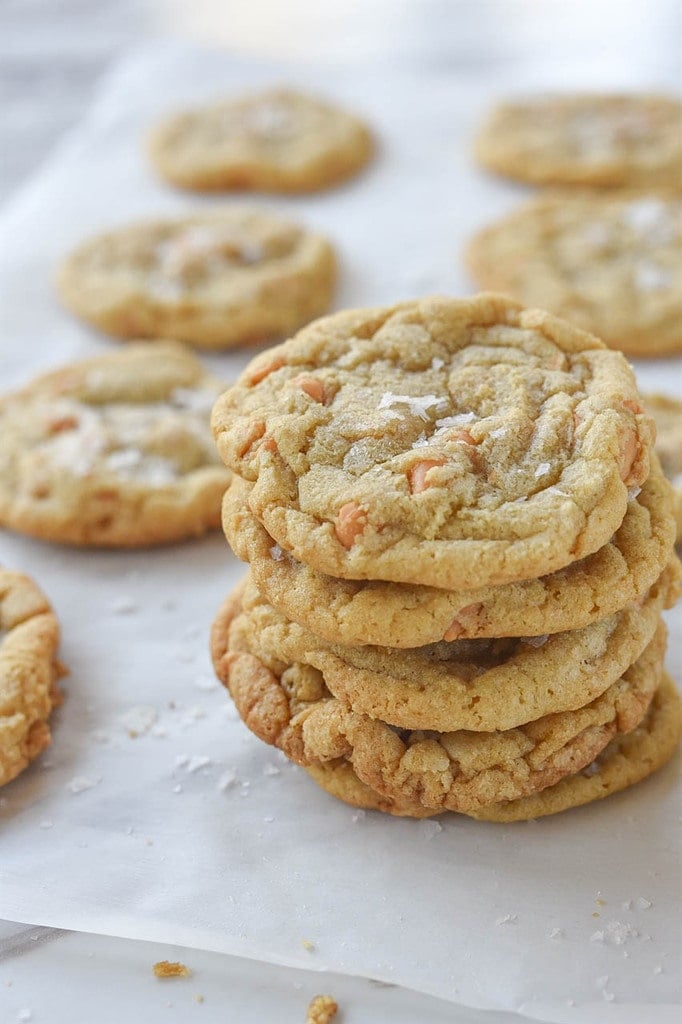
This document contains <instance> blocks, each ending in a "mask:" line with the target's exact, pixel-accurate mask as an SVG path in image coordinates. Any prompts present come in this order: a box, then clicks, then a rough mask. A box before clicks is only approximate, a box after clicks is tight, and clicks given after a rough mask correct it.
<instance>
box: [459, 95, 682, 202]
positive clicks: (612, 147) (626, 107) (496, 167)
mask: <svg viewBox="0 0 682 1024" xmlns="http://www.w3.org/2000/svg"><path fill="white" fill-rule="evenodd" d="M475 154H476V158H477V160H478V161H479V163H481V164H482V165H483V166H484V167H487V168H489V169H490V170H492V171H495V172H496V173H498V174H504V175H507V176H508V177H511V178H518V179H519V180H520V181H528V182H533V183H535V184H543V185H546V184H558V185H598V186H607V187H611V186H620V187H629V186H634V187H637V188H659V187H662V188H670V189H674V190H675V191H678V192H679V191H682V104H681V103H680V101H679V100H677V99H673V98H672V97H667V96H651V95H644V94H642V95H636V94H632V95H625V94H620V95H619V94H614V95H609V94H603V95H599V94H596V93H583V94H581V93H578V94H573V95H571V94H567V95H564V96H561V95H545V96H542V95H541V96H537V97H535V98H529V99H525V100H524V99H520V100H518V101H516V102H509V103H502V104H500V105H499V106H498V107H496V108H495V109H494V110H493V111H492V113H491V114H490V116H489V118H488V119H487V121H486V122H485V124H484V125H483V127H482V128H481V130H480V132H479V135H478V138H477V139H476V145H475Z"/></svg>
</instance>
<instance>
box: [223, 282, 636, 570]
mask: <svg viewBox="0 0 682 1024" xmlns="http://www.w3.org/2000/svg"><path fill="white" fill-rule="evenodd" d="M273 367H276V368H273ZM263 370H266V371H267V373H266V375H265V376H263V377H261V372H262V371H263ZM301 374H306V375H307V376H314V377H315V378H316V379H317V380H319V381H320V382H321V383H322V384H323V385H324V387H325V392H326V393H327V394H330V395H332V396H333V397H331V400H330V401H328V402H327V403H321V402H319V401H316V400H315V399H314V398H312V397H311V396H310V395H309V394H307V393H306V392H304V391H303V390H302V389H301V388H300V387H299V386H297V385H296V384H295V383H294V382H295V381H296V380H297V379H300V376H301ZM254 381H255V382H254ZM637 403H638V395H637V391H636V387H635V383H634V379H633V376H632V372H631V370H630V368H629V366H628V365H627V363H626V362H625V359H624V358H623V357H622V356H621V355H620V353H617V352H612V351H609V350H607V349H606V348H605V347H604V346H603V345H602V343H601V342H599V341H598V340H597V339H596V338H594V337H592V336H591V335H588V334H584V333H583V332H582V331H579V330H578V329H577V328H574V327H572V326H571V325H569V324H567V323H565V322H563V321H560V320H556V319H554V318H553V317H551V316H549V315H548V314H545V313H543V312H540V311H538V310H524V309H523V308H522V307H521V306H519V305H518V304H516V303H514V302H512V301H511V300H507V299H504V298H501V297H499V296H497V297H496V296H491V295H480V296H477V297H475V298H473V299H463V300H456V299H447V298H433V299H425V300H422V301H419V302H408V303H403V304H401V305H398V306H394V307H390V308H384V309H375V310H355V311H351V312H344V313H339V314H336V315H335V316H332V317H328V318H326V319H323V320H318V321H316V322H315V323H314V324H311V325H310V326H309V327H307V328H306V329H305V330H303V331H301V332H300V333H299V334H298V335H297V336H296V337H295V338H293V339H291V340H290V341H288V342H286V343H285V344H284V345H282V346H280V347H279V348H277V349H274V350H272V351H270V352H267V353H264V354H263V355H261V356H259V357H257V358H256V359H255V360H254V361H253V362H252V363H251V364H250V365H249V367H247V369H246V370H245V371H244V374H243V375H242V377H241V379H240V380H239V381H238V383H237V384H236V385H235V386H234V387H232V388H231V389H230V390H229V391H227V392H226V393H225V394H224V395H223V396H222V397H221V399H220V400H219V401H218V403H217V404H216V407H215V409H214V414H213V428H214V432H215V435H216V440H217V445H218V449H219V451H220V454H221V456H222V458H223V460H224V461H225V463H226V464H227V465H228V466H229V467H230V468H231V469H233V470H234V471H235V472H236V473H238V474H239V475H240V476H241V477H243V478H245V479H247V480H249V481H250V482H252V483H253V487H252V489H251V491H250V492H249V496H248V501H249V506H250V508H251V511H252V512H253V514H254V515H255V516H256V517H257V518H258V520H259V521H260V522H261V523H262V524H263V526H264V527H265V529H266V530H267V532H268V533H269V534H270V536H271V537H272V538H273V540H274V541H275V542H276V543H277V544H278V545H280V546H281V547H282V548H283V549H285V550H287V551H289V552H290V553H291V555H292V556H293V557H294V558H295V559H296V560H297V561H299V562H303V563H305V564H307V565H309V566H311V567H312V568H314V569H316V570H318V571H319V572H323V573H326V574H328V575H330V576H336V577H342V578H347V579H381V580H390V581H393V582H399V583H417V584H425V585H430V586H436V587H441V588H444V589H449V590H471V589H474V588H478V587H484V586H488V585H501V584H504V583H512V582H515V581H518V580H524V579H534V578H537V577H539V576H543V575H547V574H548V573H551V572H554V571H556V570H558V569H561V568H563V567H564V566H566V565H569V564H570V563H571V562H574V561H576V560H578V559H580V558H583V557H585V556H586V555H589V554H591V553H592V552H593V551H596V550H597V549H598V548H600V547H602V546H603V545H604V544H606V543H607V542H608V541H609V539H610V538H611V536H612V534H613V533H614V532H615V531H616V530H617V529H618V527H619V526H620V525H621V523H622V521H623V517H624V515H625V512H626V509H627V502H628V492H629V490H630V489H631V488H632V487H637V486H639V485H641V484H642V483H643V481H644V480H645V479H646V477H647V476H648V474H649V451H650V447H651V445H652V441H653V424H652V422H651V419H650V418H649V417H648V416H647V415H646V414H645V413H644V412H643V411H642V410H641V407H640V406H639V405H638V404H637ZM252 423H262V424H264V427H265V432H264V434H263V439H264V440H263V442H262V443H259V442H256V443H254V444H251V445H250V446H249V447H248V448H247V449H246V450H245V449H244V443H243V438H244V435H245V431H247V430H248V425H249V424H252ZM463 431H466V435H467V436H466V437H465V436H463ZM266 440H267V441H268V442H269V443H268V444H266V443H265V441H266ZM472 441H473V442H474V443H471V442H472ZM426 462H428V463H429V466H428V469H424V468H423V467H424V464H425V463H426ZM436 463H438V464H437V465H436ZM419 466H421V467H422V469H419V468H418V467H419ZM415 481H420V486H419V487H415V486H414V484H415ZM411 482H412V486H411ZM421 484H424V485H425V486H421ZM558 524H561V528H560V529H558V528H557V527H558Z"/></svg>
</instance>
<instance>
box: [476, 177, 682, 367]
mask: <svg viewBox="0 0 682 1024" xmlns="http://www.w3.org/2000/svg"><path fill="white" fill-rule="evenodd" d="M466 258H467V263H468V266H469V269H470V271H471V274H472V276H473V278H474V281H475V282H476V284H477V285H478V286H479V287H481V288H494V289H496V290H499V291H502V292H505V293H506V294H508V295H511V296H513V297H514V298H515V299H519V300H520V301H521V302H523V303H525V304H526V305H529V306H535V305H537V306H541V307H542V308H543V309H548V310H550V312H552V313H555V314H556V315H557V316H561V317H565V318H566V319H567V320H570V321H571V323H573V324H575V325H576V326H578V327H582V328H583V329H584V330H586V331H592V332H593V333H594V334H596V335H597V336H598V337H599V338H601V339H602V341H604V342H606V344H607V345H610V346H611V347H612V348H618V349H622V350H623V351H624V352H627V353H628V354H629V355H632V356H663V355H669V354H671V353H675V352H680V351H682V198H675V197H668V198H666V197H663V196H659V197H653V196H647V197H642V196H636V195H633V194H627V193H615V194H613V193H605V194H598V193H581V192H578V193H558V194H550V195H541V196H539V197H538V198H537V199H533V200H531V201H530V202H529V203H527V204H525V205H524V206H522V207H521V208H520V209H518V210H516V211H515V212H513V213H512V214H511V215H510V216H508V217H505V218H504V219H502V220H500V221H498V222H497V223H495V224H492V225H491V226H490V227H488V228H486V229H485V230H483V231H481V232H480V233H479V234H478V235H476V236H475V237H474V239H473V240H472V242H471V243H470V244H469V247H468V250H467V257H466Z"/></svg>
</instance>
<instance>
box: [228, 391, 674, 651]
mask: <svg viewBox="0 0 682 1024" xmlns="http://www.w3.org/2000/svg"><path fill="white" fill-rule="evenodd" d="M652 412H654V413H656V409H655V408H653V407H652ZM660 436H661V435H659V437H660ZM679 450H682V441H681V442H680V449H679ZM680 471H681V472H682V467H681V470H680ZM250 487H251V485H250V484H248V483H247V482H246V481H244V480H241V479H240V478H239V477H234V478H233V480H232V483H231V484H230V487H229V488H228V490H227V492H226V494H225V499H224V501H223V529H224V530H225V535H226V537H227V539H228V541H229V542H230V545H231V546H232V549H233V551H234V552H235V554H236V555H237V556H238V557H239V558H241V559H243V560H244V561H245V562H249V563H250V566H251V575H252V577H253V579H254V581H255V583H256V584H257V586H258V588H259V589H260V591H261V592H262V593H263V594H264V596H266V597H267V599H268V601H269V602H270V603H271V604H273V605H274V606H275V608H277V609H278V610H279V611H281V612H283V613H284V615H286V616H287V617H288V618H289V619H292V620H293V621H294V622H298V623H299V624H300V625H302V626H305V627H306V628H307V629H309V630H310V631H311V632H313V633H316V634H317V635H318V636H319V637H321V638H322V639H324V640H326V641H328V642H330V643H332V644H335V643H336V644H344V645H365V644H378V645H380V646H383V647H421V646H424V645H426V644H432V643H436V642H438V641H439V640H463V639H475V638H478V637H503V636H518V635H521V636H533V635H540V636H541V635H544V634H548V633H560V632H564V631H565V630H569V629H580V628H582V627H583V626H586V625H588V624H589V623H590V622H594V621H595V620H597V619H602V618H606V617H607V616H609V615H612V614H613V613H614V612H617V611H619V610H620V609H621V608H624V607H626V606H627V605H629V604H631V603H632V602H633V601H638V600H639V599H640V598H641V597H642V596H643V595H644V594H645V593H646V592H647V590H648V589H649V588H650V587H651V586H652V585H653V584H654V583H655V582H656V580H657V579H658V577H659V576H660V575H661V573H662V572H663V569H664V568H665V566H666V564H667V563H668V562H669V561H670V558H671V549H672V546H673V543H674V535H675V524H674V522H673V514H672V513H673V495H672V490H671V487H670V485H669V484H668V482H667V481H666V480H665V479H664V477H663V475H662V472H661V469H660V466H659V464H658V461H657V460H655V459H654V460H652V465H651V475H650V476H649V478H648V479H647V480H646V482H645V483H644V484H643V486H642V489H641V492H639V493H635V492H634V491H633V493H632V495H631V499H630V501H629V502H628V506H627V512H626V514H625V519H624V520H623V523H622V525H621V526H620V528H619V529H618V530H617V531H616V533H615V534H614V536H613V537H612V538H611V540H610V541H609V542H608V543H607V544H605V545H604V546H603V547H602V548H600V549H599V550H598V551H596V552H594V554H592V555H588V556H587V557H586V558H584V559H581V560H580V561H577V562H572V563H571V564H570V565H568V566H567V567H566V568H565V569H561V570H559V571H558V572H556V573H552V574H550V575H548V576H543V577H541V578H539V579H535V580H523V581H521V582H519V583H508V584H503V585H502V586H499V587H492V586H488V587H478V588H476V589H474V590H456V591H448V590H441V589H438V588H436V587H424V586H422V587H420V586H416V585H413V584H408V583H402V584H401V583H386V582H383V581H380V580H367V581H364V580H343V579H336V578H334V577H331V576H326V575H324V574H323V573H320V572H317V571H316V570H315V569H312V568H311V567H310V566H307V565H304V564H303V563H302V562H297V561H296V559H294V558H293V557H292V556H291V555H290V554H289V553H288V552H286V551H283V550H282V548H281V547H280V546H279V545H278V544H276V543H275V541H274V538H272V537H271V536H270V535H269V533H268V532H267V530H266V529H265V527H263V526H262V525H261V524H260V523H259V521H258V520H257V519H256V517H255V516H254V514H253V513H252V512H251V510H250V508H249V504H248V494H249V490H250Z"/></svg>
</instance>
